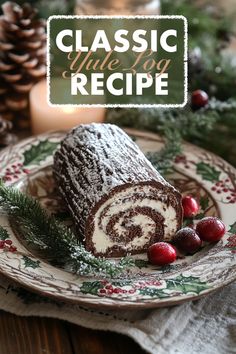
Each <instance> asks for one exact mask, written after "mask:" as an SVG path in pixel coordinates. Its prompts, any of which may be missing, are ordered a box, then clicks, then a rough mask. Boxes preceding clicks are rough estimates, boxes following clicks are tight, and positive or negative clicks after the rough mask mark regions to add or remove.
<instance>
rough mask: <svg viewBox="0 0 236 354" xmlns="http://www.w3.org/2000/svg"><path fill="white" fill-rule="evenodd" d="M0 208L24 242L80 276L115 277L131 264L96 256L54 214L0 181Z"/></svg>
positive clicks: (131, 263) (130, 261)
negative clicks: (12, 222)
mask: <svg viewBox="0 0 236 354" xmlns="http://www.w3.org/2000/svg"><path fill="white" fill-rule="evenodd" d="M0 208H1V210H2V211H3V212H5V213H6V214H7V215H8V216H9V217H13V218H14V222H15V223H16V224H17V225H18V227H20V233H21V234H22V235H23V237H24V239H25V241H26V242H28V243H31V244H33V245H34V246H37V247H38V249H40V250H43V251H44V253H45V255H47V256H48V257H50V259H51V260H52V261H55V262H58V261H60V262H62V263H63V264H65V265H69V266H70V267H71V269H72V270H73V271H75V272H77V273H79V274H81V275H88V274H90V275H94V274H95V275H103V276H109V277H116V276H118V275H119V274H121V273H122V272H123V271H124V270H125V268H127V267H131V266H132V265H133V260H132V259H131V258H129V257H125V258H123V259H121V260H120V261H119V263H115V262H112V261H110V260H107V259H105V258H101V257H95V256H93V255H92V254H91V253H90V252H88V251H86V250H85V248H84V246H83V245H82V244H80V243H79V242H78V239H77V237H76V236H75V235H74V233H73V232H72V231H71V230H70V229H69V228H68V227H66V226H65V225H63V224H61V223H60V222H59V221H58V220H57V219H56V218H55V217H54V216H49V215H48V214H47V212H46V211H45V210H44V209H43V208H42V207H41V206H40V204H39V203H38V202H37V201H36V200H35V199H33V198H31V197H29V196H27V195H25V194H24V193H22V192H20V191H19V190H17V189H14V188H12V187H6V186H5V185H4V184H3V182H2V181H1V182H0Z"/></svg>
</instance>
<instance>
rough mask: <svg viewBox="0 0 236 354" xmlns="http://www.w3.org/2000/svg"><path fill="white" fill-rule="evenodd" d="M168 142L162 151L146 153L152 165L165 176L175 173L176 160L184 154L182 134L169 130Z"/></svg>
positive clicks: (167, 133)
mask: <svg viewBox="0 0 236 354" xmlns="http://www.w3.org/2000/svg"><path fill="white" fill-rule="evenodd" d="M166 140H167V141H166V143H165V145H164V147H163V148H162V149H161V150H160V151H158V152H156V151H154V152H151V151H150V152H147V153H146V157H147V158H148V159H149V161H150V162H151V163H152V165H153V166H154V167H155V168H156V169H157V170H158V172H160V173H161V174H162V175H165V176H167V175H168V174H169V173H172V172H173V162H174V159H175V157H176V156H177V155H180V154H181V152H182V147H181V136H180V134H178V133H177V132H174V133H173V131H171V130H169V131H167V132H166Z"/></svg>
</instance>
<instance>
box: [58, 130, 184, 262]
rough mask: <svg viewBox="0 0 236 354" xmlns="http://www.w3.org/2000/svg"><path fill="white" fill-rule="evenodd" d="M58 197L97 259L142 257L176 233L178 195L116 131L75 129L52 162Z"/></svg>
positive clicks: (129, 142)
mask: <svg viewBox="0 0 236 354" xmlns="http://www.w3.org/2000/svg"><path fill="white" fill-rule="evenodd" d="M54 174H55V178H56V181H57V184H58V188H59V191H60V193H61V195H62V196H63V199H64V201H65V203H66V205H67V206H68V208H69V210H70V213H71V215H72V217H73V219H74V222H75V224H76V227H77V230H78V231H79V233H80V234H81V235H82V237H83V240H84V244H85V247H86V249H87V250H89V251H91V252H92V253H93V254H95V255H99V256H106V257H116V256H117V257H118V256H123V255H126V254H127V253H131V254H135V253H141V252H143V251H145V250H147V248H148V247H149V246H150V245H151V244H153V243H155V242H158V241H162V240H165V241H169V240H171V238H172V236H173V235H174V234H175V232H176V230H177V229H178V228H180V226H181V222H182V206H181V195H180V193H179V192H178V191H177V190H176V189H175V188H174V187H173V186H171V185H170V184H169V183H168V182H167V181H166V180H165V179H164V178H163V177H162V176H161V175H160V174H159V173H158V172H157V171H156V169H155V168H154V167H153V166H152V164H151V163H150V162H149V161H148V160H147V159H146V157H145V156H144V154H143V153H142V152H141V150H140V149H139V147H138V146H137V145H136V144H135V143H134V142H133V141H132V139H131V138H130V137H129V136H128V135H127V134H126V133H125V132H124V131H123V130H121V129H120V128H118V127H117V126H115V125H111V124H88V125H79V126H78V127H76V128H74V129H73V130H72V131H71V132H69V133H68V135H67V136H66V137H65V139H64V140H63V141H62V143H61V146H60V148H59V149H58V150H57V151H56V153H55V156H54Z"/></svg>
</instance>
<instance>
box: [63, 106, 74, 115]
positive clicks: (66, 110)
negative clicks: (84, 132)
mask: <svg viewBox="0 0 236 354" xmlns="http://www.w3.org/2000/svg"><path fill="white" fill-rule="evenodd" d="M62 111H63V112H64V113H67V114H70V113H73V112H75V111H76V108H75V107H72V106H71V107H70V106H65V107H62Z"/></svg>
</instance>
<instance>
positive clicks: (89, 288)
mask: <svg viewBox="0 0 236 354" xmlns="http://www.w3.org/2000/svg"><path fill="white" fill-rule="evenodd" d="M127 131H128V133H129V134H130V135H132V136H134V137H135V139H136V142H137V144H138V145H139V146H140V148H141V149H142V150H143V151H144V153H147V152H155V151H157V150H159V149H160V147H161V146H162V141H161V138H160V137H158V136H157V135H155V134H150V133H143V132H139V131H134V130H127ZM63 136H64V133H61V132H56V133H48V134H44V135H41V136H38V137H33V138H30V139H27V140H24V141H22V142H20V143H19V144H17V145H15V146H12V147H9V148H7V149H5V150H3V151H2V152H1V154H0V166H1V171H0V178H3V179H4V181H5V183H6V184H7V185H12V186H14V187H16V188H19V189H21V190H22V191H24V192H26V193H28V194H30V195H32V196H33V197H35V198H37V199H38V200H39V202H40V203H41V204H42V205H43V206H44V207H46V208H47V209H48V210H49V211H50V212H53V213H55V214H60V213H61V211H62V210H61V206H60V203H59V197H58V195H57V192H56V188H55V185H54V180H53V177H52V168H51V166H52V162H53V152H54V151H55V149H56V148H57V146H58V144H59V142H60V141H61V139H62V138H63ZM168 179H169V180H170V182H171V183H172V184H174V185H175V186H176V187H177V188H178V189H179V190H180V191H181V192H182V193H183V194H192V195H194V196H195V197H196V198H197V199H198V200H199V201H200V203H201V207H202V211H201V212H202V213H204V214H205V215H215V216H219V217H220V218H221V219H222V220H223V221H224V223H225V224H226V226H227V230H228V233H227V234H226V235H225V236H224V238H223V239H222V240H221V241H220V242H218V243H217V244H214V245H205V246H204V247H203V248H202V249H201V250H200V251H199V252H197V253H196V254H195V255H193V256H187V257H185V258H182V259H179V260H177V261H176V262H175V263H174V264H172V265H169V266H165V267H154V266H150V265H149V264H148V263H147V259H146V255H138V256H134V258H135V264H136V267H134V268H132V270H131V272H132V273H131V276H130V272H129V273H128V272H127V273H125V274H124V275H123V276H122V279H112V280H109V279H104V278H102V279H101V278H98V277H93V278H91V277H82V276H79V275H76V274H72V273H70V272H68V271H66V270H64V269H60V268H56V267H54V266H52V265H51V264H50V263H49V262H48V261H47V260H45V259H43V258H40V257H39V256H38V255H37V254H35V253H34V252H33V250H32V249H30V248H28V247H27V246H26V245H25V244H23V242H21V240H20V238H19V237H17V235H16V234H15V233H14V230H13V228H12V227H11V225H10V223H9V220H8V219H7V217H6V216H3V215H2V216H0V225H2V226H3V227H5V228H6V229H7V230H8V232H9V234H10V238H11V241H12V246H13V249H14V247H17V251H16V252H11V251H10V250H9V251H6V250H3V249H0V272H1V273H3V274H4V275H6V276H8V277H9V278H11V279H13V280H14V281H16V282H18V283H20V284H22V285H23V286H25V287H27V288H29V289H31V290H32V291H36V292H39V293H41V294H42V295H46V296H52V297H54V298H55V299H57V300H62V301H72V302H74V303H80V304H86V305H89V306H100V307H105V306H109V307H113V308H116V309H117V308H137V307H139V308H141V307H158V306H167V305H174V304H177V303H180V302H183V301H186V300H190V299H196V298H199V297H200V296H203V295H205V294H208V293H210V292H212V291H214V290H216V289H218V288H220V287H222V286H224V285H226V284H228V283H230V282H232V281H233V280H234V279H235V278H236V235H235V233H236V214H235V210H236V209H235V206H236V170H235V169H234V168H233V167H232V166H230V165H229V164H228V163H226V162H225V161H223V160H222V159H221V158H219V157H217V156H215V155H213V154H212V153H209V152H207V151H205V150H202V149H200V148H198V147H195V146H192V145H190V144H186V145H185V148H184V154H183V155H181V156H178V158H176V161H175V167H174V171H173V172H172V173H171V174H170V175H168Z"/></svg>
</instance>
